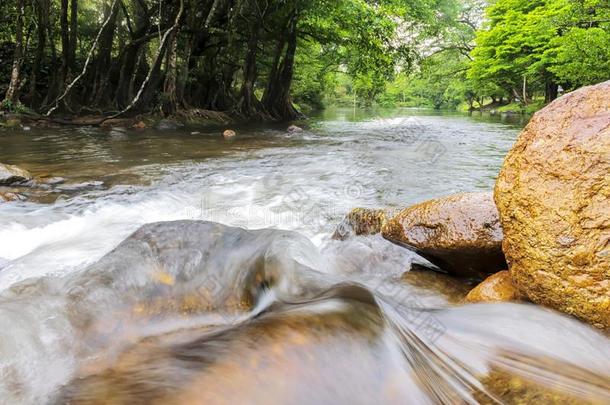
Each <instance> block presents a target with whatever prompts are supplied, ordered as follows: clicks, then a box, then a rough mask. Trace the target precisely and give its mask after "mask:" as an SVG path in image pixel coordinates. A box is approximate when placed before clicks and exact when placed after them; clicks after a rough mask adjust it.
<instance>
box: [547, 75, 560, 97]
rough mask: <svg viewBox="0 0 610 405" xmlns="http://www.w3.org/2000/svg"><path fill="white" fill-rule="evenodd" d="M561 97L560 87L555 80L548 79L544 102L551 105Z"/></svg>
mask: <svg viewBox="0 0 610 405" xmlns="http://www.w3.org/2000/svg"><path fill="white" fill-rule="evenodd" d="M558 95H559V85H558V84H557V83H555V82H553V80H551V79H548V80H547V81H546V83H545V91H544V102H545V103H550V102H551V101H553V100H555V99H556V98H557V96H558Z"/></svg>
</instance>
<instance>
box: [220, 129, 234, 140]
mask: <svg viewBox="0 0 610 405" xmlns="http://www.w3.org/2000/svg"><path fill="white" fill-rule="evenodd" d="M222 136H224V137H225V138H233V137H235V136H237V133H236V132H235V131H233V130H232V129H227V130H225V131H224V132H223V133H222Z"/></svg>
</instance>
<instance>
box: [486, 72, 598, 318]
mask: <svg viewBox="0 0 610 405" xmlns="http://www.w3.org/2000/svg"><path fill="white" fill-rule="evenodd" d="M495 199H496V203H497V205H498V208H499V210H500V216H501V219H502V226H503V228H504V232H505V236H506V238H505V240H504V252H505V253H506V257H507V259H508V262H509V263H510V272H511V276H512V279H513V281H514V282H515V285H516V286H517V288H518V289H519V291H520V292H522V293H523V294H525V295H526V296H527V297H528V298H529V299H530V300H532V301H533V302H536V303H539V304H544V305H548V306H550V307H553V308H556V309H559V310H561V311H564V312H567V313H569V314H573V315H575V316H578V317H580V318H581V319H584V320H586V321H589V322H591V323H593V324H595V325H597V326H600V327H603V328H610V81H608V82H605V83H601V84H599V85H596V86H590V87H584V88H582V89H580V90H577V91H575V92H573V93H570V94H567V95H566V96H564V97H561V98H560V99H558V100H555V101H554V102H553V103H551V104H550V105H549V106H547V107H546V108H544V109H543V110H541V111H539V112H538V113H536V115H534V117H533V118H532V120H531V121H530V123H529V124H528V126H527V127H526V128H525V129H524V130H523V132H522V133H521V135H520V137H519V139H518V141H517V143H516V145H515V146H514V147H513V149H512V150H511V152H510V153H509V154H508V157H507V158H506V161H505V162H504V166H503V168H502V171H501V173H500V177H499V179H498V182H497V184H496V190H495Z"/></svg>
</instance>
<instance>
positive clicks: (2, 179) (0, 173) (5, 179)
mask: <svg viewBox="0 0 610 405" xmlns="http://www.w3.org/2000/svg"><path fill="white" fill-rule="evenodd" d="M31 180H32V175H31V174H30V173H29V172H28V171H27V170H23V169H22V168H20V167H17V166H13V165H4V164H2V163H0V186H10V185H14V184H23V183H27V182H28V181H31Z"/></svg>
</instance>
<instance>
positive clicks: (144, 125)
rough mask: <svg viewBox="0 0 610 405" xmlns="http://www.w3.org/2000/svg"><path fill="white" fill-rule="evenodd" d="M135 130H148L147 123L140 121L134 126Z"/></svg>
mask: <svg viewBox="0 0 610 405" xmlns="http://www.w3.org/2000/svg"><path fill="white" fill-rule="evenodd" d="M132 127H133V128H135V129H144V128H146V123H145V122H144V121H138V122H136V123H135V124H133V126H132Z"/></svg>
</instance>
